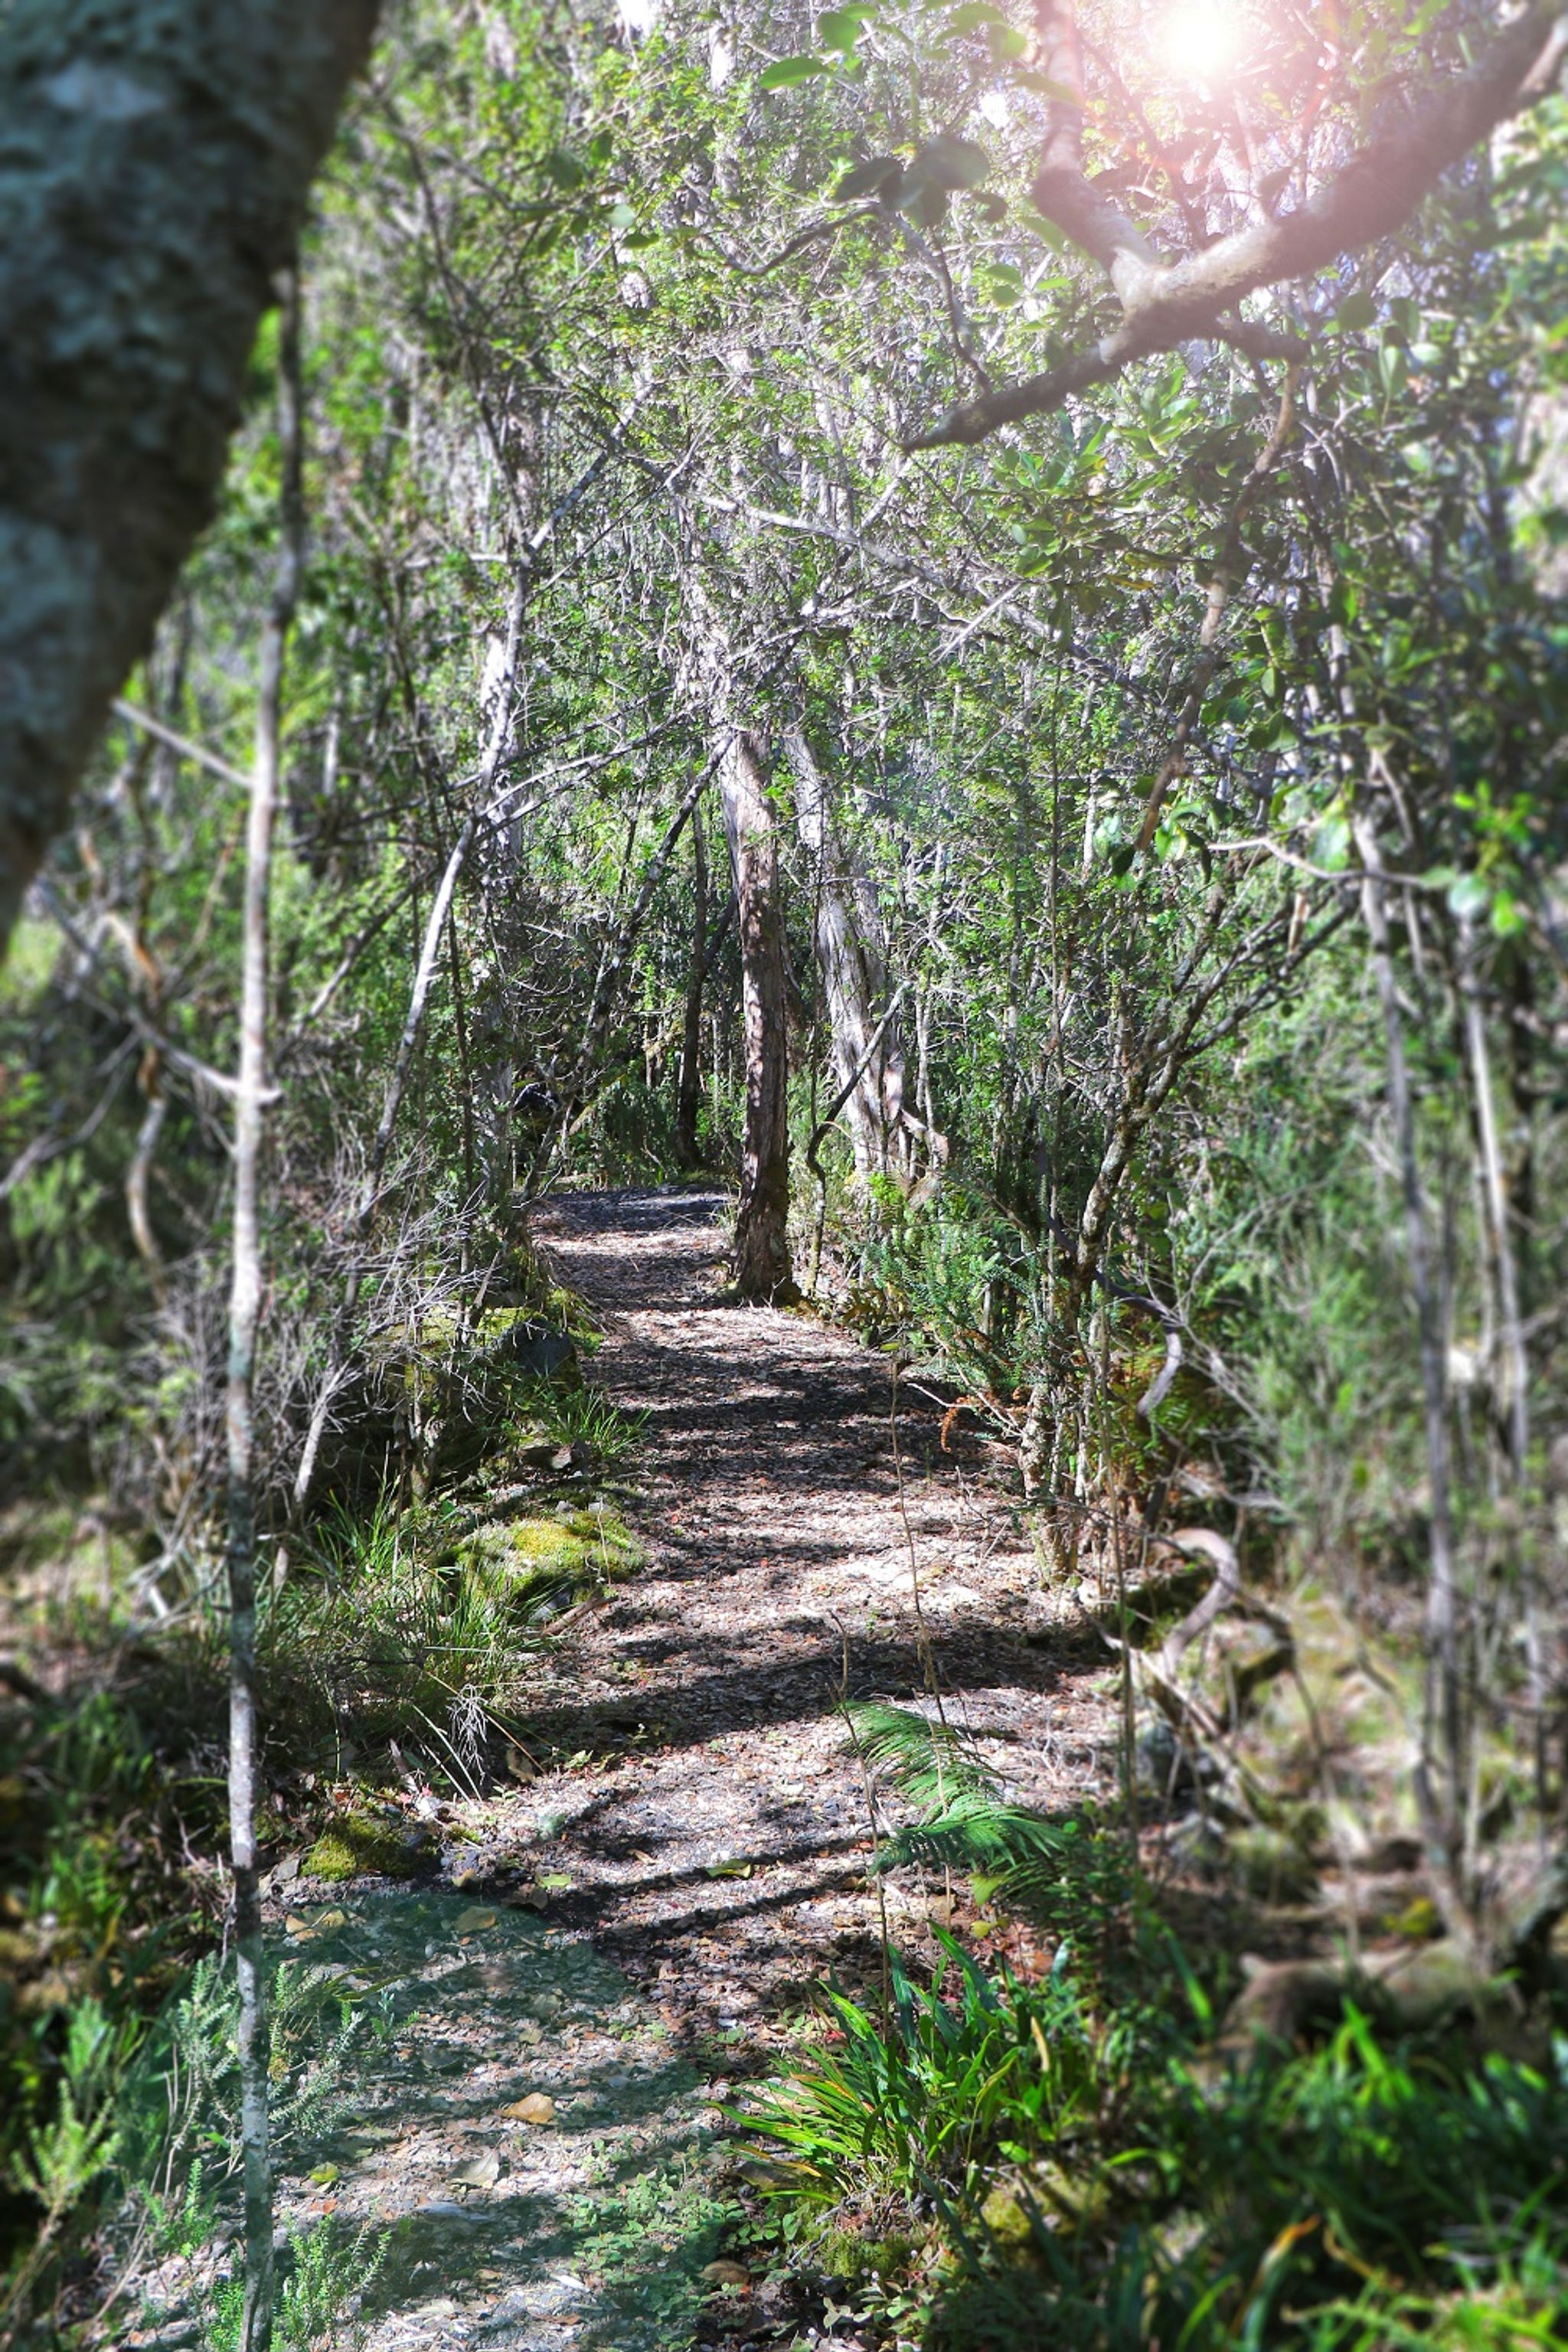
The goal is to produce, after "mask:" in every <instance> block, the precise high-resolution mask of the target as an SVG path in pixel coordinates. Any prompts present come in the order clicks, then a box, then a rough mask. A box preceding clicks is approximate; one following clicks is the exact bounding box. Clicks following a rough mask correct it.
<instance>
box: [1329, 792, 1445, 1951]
mask: <svg viewBox="0 0 1568 2352" xmlns="http://www.w3.org/2000/svg"><path fill="white" fill-rule="evenodd" d="M1351 829H1352V835H1353V837H1354V840H1355V845H1356V847H1357V849H1358V850H1359V851H1360V852H1361V859H1362V866H1363V876H1364V878H1363V883H1362V915H1363V921H1364V922H1365V925H1366V932H1367V938H1368V940H1369V942H1370V944H1371V949H1372V969H1373V981H1374V982H1375V984H1376V988H1377V998H1378V1004H1379V1006H1380V1008H1381V1011H1382V1013H1383V1027H1384V1051H1385V1056H1386V1061H1385V1066H1386V1070H1387V1076H1388V1107H1389V1113H1390V1116H1391V1118H1392V1119H1393V1122H1394V1145H1395V1149H1396V1150H1397V1152H1398V1155H1399V1173H1400V1188H1401V1191H1402V1192H1403V1194H1404V1198H1405V1246H1406V1249H1407V1251H1408V1254H1409V1258H1410V1285H1411V1288H1412V1290H1413V1291H1414V1292H1415V1321H1416V1335H1417V1343H1418V1349H1419V1354H1420V1361H1421V1392H1422V1401H1423V1405H1424V1408H1425V1411H1424V1419H1425V1424H1426V1476H1427V1484H1428V1486H1429V1489H1430V1498H1431V1499H1430V1510H1429V1517H1430V1524H1431V1549H1430V1562H1431V1565H1430V1571H1429V1578H1428V1582H1427V1587H1426V1707H1425V1713H1424V1719H1423V1723H1422V1732H1421V1761H1420V1765H1419V1767H1418V1769H1417V1773H1416V1795H1417V1799H1418V1801H1419V1804H1420V1808H1421V1814H1422V1830H1423V1834H1424V1836H1425V1837H1426V1843H1427V1847H1428V1850H1429V1852H1430V1853H1431V1858H1432V1861H1433V1864H1434V1867H1435V1869H1436V1872H1437V1874H1438V1877H1439V1880H1440V1882H1441V1883H1442V1885H1443V1890H1444V1893H1445V1894H1446V1895H1447V1898H1448V1906H1449V1907H1454V1916H1453V1917H1452V1918H1451V1919H1450V1923H1449V1924H1450V1925H1451V1926H1452V1927H1455V1928H1456V1930H1461V1929H1462V1928H1463V1927H1464V1926H1465V1924H1466V1919H1465V1916H1464V1915H1466V1914H1468V1910H1469V1908H1470V1895H1471V1890H1470V1889H1469V1888H1468V1886H1467V1885H1465V1868H1464V1852H1463V1847H1464V1840H1463V1832H1462V1817H1463V1810H1464V1805H1465V1801H1466V1793H1467V1783H1468V1771H1467V1769H1466V1756H1467V1743H1466V1739H1465V1722H1464V1704H1463V1693H1462V1690H1461V1685H1460V1675H1459V1607H1458V1574H1457V1570H1456V1563H1455V1557H1454V1517H1453V1501H1452V1489H1453V1479H1452V1474H1451V1467H1450V1463H1449V1454H1448V1395H1447V1351H1446V1349H1445V1347H1444V1343H1443V1328H1442V1318H1441V1316H1440V1313H1439V1310H1438V1304H1437V1290H1436V1280H1435V1278H1434V1271H1433V1244H1432V1234H1431V1220H1430V1217H1429V1215H1428V1213H1427V1208H1426V1188H1425V1186H1424V1185H1423V1183H1422V1181H1421V1166H1420V1160H1419V1159H1418V1156H1417V1152H1416V1138H1415V1108H1414V1105H1413V1103H1412V1100H1411V1094H1410V1074H1409V1068H1408V1065H1407V1063H1406V1059H1405V1018H1404V1014H1403V1013H1402V1011H1401V1008H1400V1003H1399V986H1398V982H1397V979H1396V976H1395V973H1394V953H1393V949H1392V946H1391V944H1390V940H1389V934H1388V912H1387V904H1386V889H1387V877H1386V876H1385V874H1384V866H1383V852H1382V848H1381V845H1380V844H1379V842H1378V838H1377V831H1376V827H1375V826H1374V825H1373V822H1372V819H1371V817H1370V816H1369V815H1367V814H1365V812H1364V811H1363V812H1359V813H1358V814H1356V815H1355V816H1353V817H1352V824H1351ZM1435 1774H1436V1775H1440V1781H1441V1785H1440V1786H1439V1787H1434V1785H1433V1783H1434V1777H1435ZM1455 1906H1457V1907H1455Z"/></svg>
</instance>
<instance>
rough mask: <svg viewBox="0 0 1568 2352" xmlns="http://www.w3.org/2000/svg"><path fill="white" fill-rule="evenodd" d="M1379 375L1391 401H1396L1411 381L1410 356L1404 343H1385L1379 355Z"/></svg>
mask: <svg viewBox="0 0 1568 2352" xmlns="http://www.w3.org/2000/svg"><path fill="white" fill-rule="evenodd" d="M1377 373H1378V375H1379V377H1380V378H1381V379H1382V383H1383V389H1384V393H1385V394H1387V396H1388V398H1389V399H1390V400H1396V399H1397V398H1398V396H1399V394H1401V393H1402V392H1403V391H1404V389H1405V385H1406V383H1408V382H1409V380H1410V354H1409V352H1407V351H1406V350H1405V346H1404V344H1403V343H1384V346H1383V349H1382V350H1381V351H1380V352H1379V353H1378V355H1377Z"/></svg>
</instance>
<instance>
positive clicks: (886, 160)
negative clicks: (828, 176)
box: [833, 155, 904, 205]
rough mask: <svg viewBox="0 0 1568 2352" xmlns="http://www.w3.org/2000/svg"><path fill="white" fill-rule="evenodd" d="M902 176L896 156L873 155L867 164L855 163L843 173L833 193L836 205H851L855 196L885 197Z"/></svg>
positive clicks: (900, 166) (901, 167)
mask: <svg viewBox="0 0 1568 2352" xmlns="http://www.w3.org/2000/svg"><path fill="white" fill-rule="evenodd" d="M903 176H904V167H903V164H902V163H900V160H899V158H898V156H897V155H873V156H872V157H871V160H870V162H869V163H857V164H855V165H854V166H853V167H852V169H851V170H849V171H847V172H846V173H845V174H844V176H843V178H842V179H841V180H840V181H839V182H838V184H837V187H836V188H835V189H834V191H833V202H834V203H835V204H836V205H847V204H853V203H854V201H855V199H856V197H857V196H887V195H889V194H891V192H892V190H893V189H894V188H895V187H896V186H897V184H898V183H899V182H900V180H901V179H902V178H903Z"/></svg>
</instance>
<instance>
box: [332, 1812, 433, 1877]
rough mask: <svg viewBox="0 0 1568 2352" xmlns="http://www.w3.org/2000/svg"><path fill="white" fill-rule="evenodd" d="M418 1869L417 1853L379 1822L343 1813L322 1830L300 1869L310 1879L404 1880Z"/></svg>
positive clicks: (404, 1840)
mask: <svg viewBox="0 0 1568 2352" xmlns="http://www.w3.org/2000/svg"><path fill="white" fill-rule="evenodd" d="M418 1866H419V1852H418V1848H417V1847H416V1846H413V1845H410V1844H409V1843H408V1842H407V1841H406V1839H405V1838H403V1837H401V1836H400V1835H399V1834H398V1833H397V1832H396V1831H395V1830H391V1829H388V1828H387V1826H386V1824H385V1823H384V1822H374V1821H369V1820H367V1819H366V1818H365V1817H364V1815H363V1814H361V1813H345V1814H344V1815H343V1818H342V1820H341V1821H337V1822H333V1823H332V1825H331V1829H328V1830H323V1832H321V1836H320V1837H319V1838H318V1839H317V1840H316V1843H315V1844H314V1845H313V1846H312V1847H311V1848H310V1853H308V1854H307V1855H306V1856H305V1862H304V1867H305V1870H306V1873H307V1874H308V1875H309V1876H310V1877H311V1878H329V1879H343V1878H364V1877H370V1876H375V1877H380V1878H408V1877H411V1876H412V1874H413V1873H414V1872H415V1871H416V1869H417V1868H418Z"/></svg>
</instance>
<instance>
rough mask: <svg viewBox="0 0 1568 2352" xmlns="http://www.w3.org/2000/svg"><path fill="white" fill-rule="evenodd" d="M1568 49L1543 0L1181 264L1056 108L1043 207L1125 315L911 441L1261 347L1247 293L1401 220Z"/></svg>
mask: <svg viewBox="0 0 1568 2352" xmlns="http://www.w3.org/2000/svg"><path fill="white" fill-rule="evenodd" d="M1064 5H1065V0H1064ZM1059 16H1060V7H1059V6H1057V7H1053V8H1052V9H1051V10H1050V12H1049V19H1050V22H1051V23H1052V24H1053V25H1054V24H1056V23H1057V22H1058V18H1059ZM1052 53H1053V54H1056V53H1057V52H1056V51H1055V50H1053V52H1052ZM1565 58H1568V14H1564V13H1563V11H1562V7H1561V0H1534V5H1531V6H1530V7H1528V8H1527V9H1526V10H1525V12H1524V14H1523V15H1522V16H1521V17H1520V18H1519V19H1518V21H1517V22H1516V23H1514V24H1513V25H1510V26H1509V28H1508V30H1507V31H1506V32H1504V33H1501V34H1500V35H1499V37H1498V38H1497V39H1496V40H1495V41H1494V42H1493V43H1492V45H1491V47H1490V48H1489V50H1488V51H1487V53H1486V55H1485V56H1484V57H1483V58H1481V59H1480V60H1479V63H1478V64H1476V65H1474V66H1472V67H1471V68H1470V69H1469V71H1468V73H1462V74H1457V75H1455V76H1454V77H1453V78H1452V79H1449V80H1447V81H1443V82H1439V83H1437V84H1436V85H1435V86H1434V87H1433V88H1432V89H1431V90H1430V91H1429V92H1428V93H1427V95H1426V98H1425V99H1424V100H1421V102H1420V103H1419V104H1417V105H1416V106H1415V107H1413V108H1412V109H1411V110H1409V111H1407V112H1406V113H1405V115H1404V116H1403V117H1402V118H1401V119H1400V120H1399V121H1396V122H1394V123H1393V124H1391V125H1390V127H1389V128H1388V129H1387V130H1386V131H1383V132H1382V133H1381V134H1380V135H1379V136H1378V137H1377V138H1375V139H1373V140H1372V141H1370V142H1369V143H1368V144H1367V145H1366V146H1364V147H1363V148H1362V149H1361V151H1360V152H1358V153H1357V154H1354V155H1352V157H1351V159H1350V161H1349V163H1346V164H1345V165H1344V166H1343V168H1342V170H1341V171H1339V172H1337V173H1335V174H1334V176H1333V177H1332V178H1331V179H1330V180H1329V181H1327V182H1326V183H1325V184H1324V185H1323V186H1322V187H1321V189H1319V190H1318V191H1317V193H1316V194H1313V195H1310V196H1309V197H1308V198H1307V199H1306V201H1305V203H1303V204H1301V205H1298V206H1297V208H1296V210H1295V211H1294V212H1292V213H1289V214H1287V215H1286V216H1285V218H1284V219H1282V220H1265V221H1261V222H1258V223H1249V224H1248V226H1247V227H1245V228H1241V229H1237V231H1236V232H1235V234H1234V235H1233V236H1226V237H1221V238H1220V239H1219V240H1218V242H1217V243H1216V244H1215V245H1211V246H1209V247H1207V248H1206V249H1205V251H1204V252H1202V253H1194V254H1189V255H1188V256H1187V257H1186V258H1185V259H1184V260H1182V261H1178V262H1174V263H1170V264H1166V263H1163V262H1162V261H1161V259H1160V257H1159V256H1158V255H1157V253H1156V252H1155V251H1154V249H1153V247H1152V246H1151V245H1150V244H1149V242H1148V240H1147V239H1146V238H1145V237H1144V236H1143V235H1142V231H1141V230H1139V229H1138V228H1137V227H1135V226H1134V225H1133V224H1132V223H1131V221H1129V220H1128V219H1127V218H1126V217H1125V216H1124V215H1122V214H1121V213H1120V212H1119V211H1118V210H1117V208H1116V206H1115V205H1112V204H1111V203H1110V200H1109V198H1107V197H1106V196H1105V195H1104V194H1103V193H1102V192H1101V191H1100V190H1099V189H1098V188H1097V187H1096V186H1095V184H1094V183H1093V182H1092V181H1090V180H1089V179H1088V178H1086V177H1085V175H1084V173H1083V172H1082V171H1081V169H1080V168H1079V166H1078V165H1077V163H1076V162H1075V161H1074V160H1073V154H1074V150H1075V142H1074V140H1073V138H1072V136H1071V135H1070V133H1069V132H1068V130H1067V128H1066V126H1065V124H1064V121H1063V120H1062V118H1064V117H1067V116H1069V115H1070V114H1072V113H1074V112H1075V111H1076V110H1075V109H1071V108H1068V106H1067V105H1066V103H1065V101H1062V102H1058V104H1056V105H1054V106H1053V109H1052V123H1051V127H1050V130H1049V133H1048V137H1047V151H1046V163H1045V166H1044V168H1043V169H1042V170H1041V172H1040V173H1039V174H1038V176H1037V179H1036V182H1035V186H1034V197H1035V202H1036V204H1037V205H1038V206H1039V209H1040V210H1041V212H1043V213H1044V214H1045V215H1047V218H1048V219H1050V220H1053V221H1054V222H1055V223H1056V224H1057V226H1058V227H1060V228H1062V229H1065V230H1066V232H1067V234H1068V236H1070V237H1071V238H1072V239H1073V241H1074V242H1075V244H1077V245H1079V247H1081V248H1082V250H1083V251H1084V252H1085V253H1087V254H1089V256H1090V257H1092V258H1093V259H1094V260H1096V261H1098V262H1099V263H1100V267H1101V268H1103V269H1104V270H1105V272H1106V275H1107V276H1108V277H1109V278H1110V282H1111V284H1112V286H1113V287H1114V289H1115V290H1116V293H1117V295H1118V297H1119V298H1120V299H1121V307H1122V314H1123V319H1122V324H1121V326H1120V327H1119V328H1118V329H1117V330H1116V331H1115V332H1114V333H1113V334H1110V335H1108V336H1106V337H1104V338H1103V339H1102V340H1101V341H1100V342H1099V343H1097V344H1095V345H1094V346H1093V347H1092V348H1091V349H1090V350H1089V351H1085V352H1077V353H1075V354H1074V356H1073V357H1072V358H1071V359H1068V360H1064V361H1062V362H1060V363H1059V364H1058V366H1056V367H1054V368H1049V369H1047V371H1046V372H1045V373H1043V374H1041V375H1035V376H1029V377H1027V378H1026V379H1025V381H1024V382H1023V383H1014V384H1004V385H1003V386H1002V387H1001V388H1000V389H999V390H998V391H996V392H994V393H991V394H985V395H984V396H983V397H982V398H981V399H978V400H973V401H970V402H968V403H966V404H963V405H962V406H960V407H957V408H953V409H951V410H950V411H949V412H948V414H947V415H946V416H944V417H943V418H942V419H941V421H940V422H939V423H938V424H936V425H931V427H930V428H929V429H928V430H927V431H926V432H924V433H921V434H918V435H915V436H911V437H910V439H909V440H907V441H906V442H905V443H904V444H903V446H904V447H905V448H906V449H937V448H943V447H947V446H952V445H955V444H956V445H958V446H964V447H968V446H973V444H974V443H976V442H979V441H984V440H986V439H988V438H989V436H991V435H992V434H993V433H996V432H999V431H1000V430H1001V428H1002V427H1003V426H1004V425H1016V424H1018V423H1020V422H1021V421H1022V419H1023V418H1025V417H1026V416H1047V415H1051V414H1052V413H1053V412H1054V411H1055V410H1057V409H1059V408H1061V407H1062V406H1063V405H1064V404H1066V403H1067V402H1068V400H1070V399H1071V398H1072V397H1073V395H1074V394H1077V393H1079V392H1086V391H1088V390H1089V387H1090V386H1091V385H1093V384H1097V383H1109V382H1110V380H1111V378H1113V377H1115V376H1118V375H1120V374H1121V372H1122V370H1123V369H1124V368H1126V367H1127V366H1129V365H1130V364H1131V362H1133V361H1134V360H1138V359H1145V358H1147V357H1149V356H1150V354H1151V353H1152V352H1165V351H1172V350H1173V349H1174V348H1175V347H1176V346H1177V345H1178V344H1180V343H1184V342H1187V341H1193V340H1201V339H1205V338H1215V339H1217V340H1219V341H1226V342H1232V343H1237V344H1238V346H1239V348H1241V349H1242V350H1244V351H1250V352H1252V354H1253V355H1254V356H1258V355H1259V354H1258V349H1257V344H1256V338H1257V337H1258V335H1260V334H1263V335H1268V334H1269V332H1270V331H1269V330H1268V329H1260V328H1258V327H1255V326H1251V325H1248V324H1247V323H1246V322H1245V321H1244V322H1240V323H1239V325H1238V322H1237V321H1235V320H1230V321H1228V322H1227V321H1226V319H1225V316H1224V314H1225V313H1226V311H1228V310H1230V309H1231V308H1232V307H1233V306H1234V305H1235V304H1236V303H1237V302H1238V301H1239V300H1240V299H1242V297H1243V296H1244V295H1247V294H1251V293H1256V292H1257V291H1258V289H1260V288H1262V287H1266V286H1277V285H1279V284H1281V283H1283V282H1285V281H1287V280H1289V279H1293V278H1308V277H1310V276H1311V275H1312V274H1313V273H1314V272H1315V271H1317V270H1319V269H1322V268H1327V267H1328V266H1329V264H1331V262H1334V261H1337V260H1338V259H1339V258H1340V257H1341V256H1342V255H1343V254H1346V253H1354V252H1359V251H1360V250H1362V248H1363V247H1366V246H1369V245H1373V244H1375V243H1376V241H1377V239H1378V238H1379V237H1383V236H1389V235H1390V234H1391V233H1392V232H1393V231H1394V229H1397V228H1399V227H1400V226H1402V225H1403V224H1404V223H1405V221H1406V220H1407V219H1408V218H1409V216H1410V215H1411V214H1412V213H1413V212H1414V211H1415V207H1416V206H1417V205H1419V204H1420V203H1421V201H1422V199H1423V198H1424V197H1425V196H1426V195H1427V194H1429V193H1430V192H1431V190H1432V189H1433V188H1434V187H1435V186H1436V184H1437V182H1438V181H1439V180H1440V179H1441V177H1442V175H1443V173H1445V172H1447V171H1448V170H1450V169H1451V168H1452V166H1453V165H1454V164H1456V163H1459V162H1461V161H1462V160H1463V158H1464V157H1465V156H1466V155H1468V153H1469V152H1470V150H1471V149H1472V148H1473V147H1474V146H1476V145H1477V143H1478V142H1479V141H1480V140H1482V139H1483V138H1485V137H1486V135H1487V133H1488V132H1489V131H1492V130H1493V129H1495V128H1496V126H1497V125H1498V124H1499V123H1500V122H1503V121H1507V120H1508V119H1509V117H1510V115H1513V114H1517V113H1519V112H1520V111H1521V110H1522V109H1523V108H1525V107H1529V106H1533V105H1535V104H1537V103H1538V102H1539V101H1540V100H1542V99H1543V98H1545V97H1547V96H1549V95H1550V93H1551V92H1552V89H1555V87H1556V85H1557V82H1558V80H1559V79H1560V78H1561V75H1562V72H1563V62H1564V59H1565ZM1072 86H1073V85H1071V84H1070V83H1069V84H1068V87H1072ZM1243 338H1246V340H1245V341H1244V340H1242V339H1243ZM1295 356H1297V357H1300V352H1299V351H1297V352H1296V353H1295Z"/></svg>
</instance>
